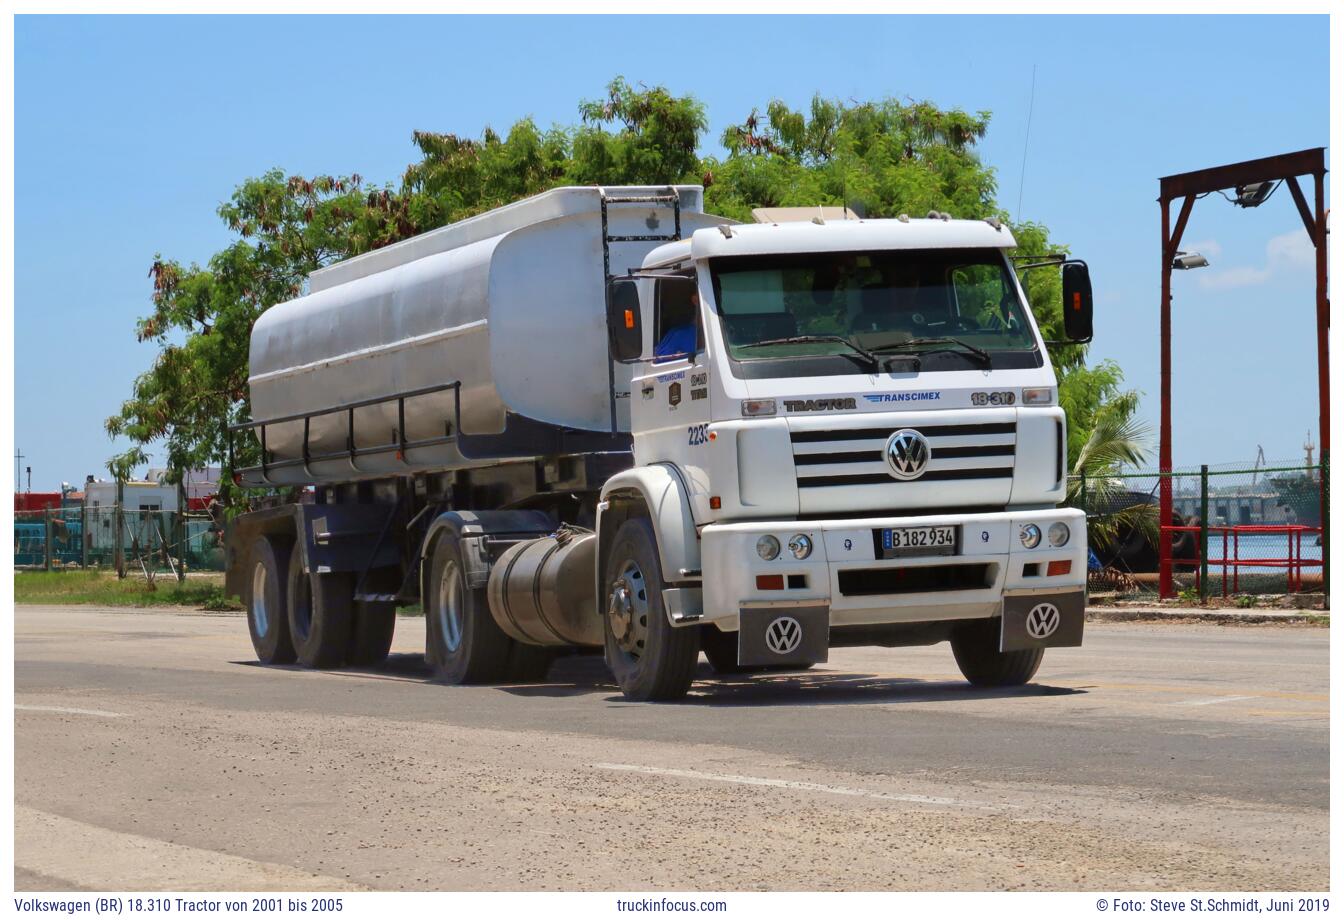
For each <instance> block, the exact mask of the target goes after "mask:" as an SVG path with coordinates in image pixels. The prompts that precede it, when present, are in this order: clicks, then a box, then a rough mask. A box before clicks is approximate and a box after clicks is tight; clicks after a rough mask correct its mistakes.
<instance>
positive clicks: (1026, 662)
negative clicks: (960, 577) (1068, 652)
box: [952, 617, 1045, 687]
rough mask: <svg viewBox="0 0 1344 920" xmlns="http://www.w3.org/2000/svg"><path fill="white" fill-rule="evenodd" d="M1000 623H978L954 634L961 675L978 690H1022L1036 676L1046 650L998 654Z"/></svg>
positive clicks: (959, 629) (953, 645) (955, 653)
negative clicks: (994, 688)
mask: <svg viewBox="0 0 1344 920" xmlns="http://www.w3.org/2000/svg"><path fill="white" fill-rule="evenodd" d="M999 628H1000V622H999V619H998V618H997V617H996V618H994V619H989V620H975V621H972V622H970V623H964V624H962V625H961V626H958V627H957V628H956V629H955V630H954V631H953V632H952V654H953V656H954V657H955V658H956V659H957V667H958V668H960V669H961V673H962V675H963V676H964V677H965V678H966V679H967V680H968V681H970V682H971V683H972V684H975V686H977V687H1019V686H1021V685H1022V684H1025V683H1026V682H1027V681H1029V680H1031V679H1032V678H1033V677H1035V676H1036V669H1037V668H1039V667H1040V666H1041V659H1042V658H1043V657H1045V649H1043V648H1028V649H1020V650H1018V651H1014V652H1001V651H999Z"/></svg>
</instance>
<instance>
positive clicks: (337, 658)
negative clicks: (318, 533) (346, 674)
mask: <svg viewBox="0 0 1344 920" xmlns="http://www.w3.org/2000/svg"><path fill="white" fill-rule="evenodd" d="M295 563H296V564H295V565H292V566H290V569H289V631H290V634H291V635H292V636H293V638H294V651H295V653H296V654H297V655H298V658H299V662H300V663H302V664H304V665H306V666H307V667H310V668H339V667H340V666H341V665H343V664H344V663H345V656H346V654H347V653H348V652H349V648H350V629H351V625H352V621H353V619H354V617H353V609H352V608H353V607H354V590H355V585H354V577H353V576H352V575H351V573H349V572H321V573H318V572H314V573H312V574H311V575H310V574H308V573H306V572H304V571H303V568H302V566H300V565H298V564H297V560H295Z"/></svg>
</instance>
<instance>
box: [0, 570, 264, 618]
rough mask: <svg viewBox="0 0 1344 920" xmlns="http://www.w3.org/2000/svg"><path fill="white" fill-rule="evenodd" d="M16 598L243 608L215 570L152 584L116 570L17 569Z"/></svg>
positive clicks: (44, 601)
mask: <svg viewBox="0 0 1344 920" xmlns="http://www.w3.org/2000/svg"><path fill="white" fill-rule="evenodd" d="M14 602H15V603H17V604H97V605H102V606H106V607H197V608H201V609H204V610H240V609H242V608H241V607H240V606H239V605H238V603H237V601H236V600H234V599H232V598H226V597H225V596H224V576H223V575H214V574H211V575H200V576H195V575H193V576H191V577H189V578H188V579H187V580H186V581H185V582H183V583H178V581H177V579H176V578H173V577H172V576H167V577H164V576H160V577H159V578H157V579H155V582H154V585H153V586H150V585H149V584H148V583H147V582H146V581H145V579H144V578H142V577H135V576H128V577H127V578H123V579H119V578H117V576H116V573H114V572H99V571H90V572H86V571H78V570H69V571H59V572H15V573H14Z"/></svg>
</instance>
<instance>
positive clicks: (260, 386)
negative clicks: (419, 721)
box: [226, 186, 732, 683]
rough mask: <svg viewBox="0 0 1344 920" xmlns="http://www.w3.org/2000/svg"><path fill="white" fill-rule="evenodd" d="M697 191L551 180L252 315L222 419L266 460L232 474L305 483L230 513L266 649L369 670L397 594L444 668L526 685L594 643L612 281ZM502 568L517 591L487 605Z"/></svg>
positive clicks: (695, 209)
mask: <svg viewBox="0 0 1344 920" xmlns="http://www.w3.org/2000/svg"><path fill="white" fill-rule="evenodd" d="M702 200H703V192H702V189H701V188H700V187H698V186H677V187H671V188H668V187H662V188H652V187H620V188H605V189H602V188H560V189H554V190H552V191H549V192H546V193H544V194H541V195H538V196H535V197H533V198H529V199H526V200H523V201H520V202H517V203H515V204H511V205H509V206H507V207H503V208H499V209H497V210H494V211H490V212H488V213H485V214H482V215H479V216H477V217H473V218H471V219H468V220H464V221H461V222H459V223H457V224H453V225H451V226H447V227H444V228H442V229H439V230H436V231H432V232H430V233H426V234H422V235H420V236H417V237H414V238H412V239H409V240H406V241H404V242H401V243H398V244H395V245H392V246H388V247H386V248H384V249H379V250H376V251H373V252H370V253H367V254H364V255H361V256H358V257H355V258H352V259H348V260H346V261H344V262H340V263H337V264H335V265H332V266H330V267H327V268H324V269H321V270H319V271H317V272H314V273H313V275H312V276H311V278H310V279H309V291H308V292H307V294H306V295H305V296H302V297H299V298H297V299H295V300H292V301H289V302H286V303H282V304H278V305H276V306H274V307H272V308H271V309H269V310H267V311H266V312H265V313H264V314H263V315H262V316H261V317H260V318H259V319H258V320H257V322H256V324H255V326H254V329H253V332H252V339H251V351H250V360H249V381H248V383H249V391H250V396H251V406H252V413H253V417H254V418H255V419H256V421H254V422H250V423H248V424H246V425H242V426H237V429H246V430H248V431H250V432H253V433H254V434H255V436H256V437H257V438H258V439H259V442H260V447H261V463H260V464H259V465H258V466H256V467H254V468H252V469H247V470H242V471H240V473H239V481H240V482H241V483H242V484H245V485H248V486H290V487H294V486H301V487H303V486H307V487H311V489H309V490H307V491H305V492H304V493H303V500H301V501H299V502H295V503H292V504H285V505H281V506H278V507H272V508H266V509H264V510H260V511H254V512H249V513H246V514H243V515H241V516H239V517H238V518H236V519H235V520H234V521H232V522H231V525H230V527H229V533H228V536H227V539H226V557H227V566H226V572H227V575H226V579H227V590H228V591H229V592H230V593H234V594H238V595H240V596H241V597H242V598H243V599H244V601H245V604H246V606H247V610H248V627H249V632H250V633H251V637H252V642H253V646H254V648H255V650H256V652H257V655H258V657H259V658H260V659H261V660H262V661H263V662H268V663H281V662H292V661H295V660H298V661H300V662H301V663H303V664H305V665H308V666H310V667H317V668H329V667H338V666H342V665H347V664H349V665H371V664H375V663H377V662H379V661H381V660H382V659H383V658H385V657H386V655H387V650H388V648H389V646H390V644H391V641H392V633H393V630H394V627H395V622H396V618H395V610H396V607H397V606H398V605H399V604H410V603H415V602H417V601H421V602H423V601H424V599H425V598H427V596H428V592H431V591H432V592H437V594H436V595H435V597H436V599H438V600H439V601H440V602H441V603H440V607H439V609H440V612H441V614H442V615H440V616H437V617H435V616H431V617H430V618H429V624H428V625H429V632H430V638H429V641H428V643H427V648H426V654H427V657H428V660H429V662H430V663H431V665H432V666H433V667H434V671H435V675H436V677H437V678H438V679H439V680H442V681H444V682H448V683H460V682H464V681H497V680H504V679H525V678H528V677H531V676H535V675H537V674H539V673H541V672H542V671H543V670H544V669H545V667H546V666H547V664H548V663H549V661H550V659H551V657H552V655H553V651H554V650H555V649H557V648H576V647H577V648H583V647H587V648H597V647H600V646H601V644H602V634H601V628H600V626H601V623H600V620H598V619H597V617H595V616H593V615H592V614H591V612H590V608H591V606H592V604H593V600H592V598H593V594H594V587H593V569H592V566H593V557H594V546H593V545H592V541H593V533H592V531H593V528H594V527H595V523H596V506H597V503H598V501H599V497H600V496H599V493H600V489H601V486H602V485H603V483H605V482H606V481H607V480H608V479H609V478H610V477H611V476H612V475H613V474H615V473H617V472H619V471H621V470H624V469H628V468H629V467H630V466H631V465H632V462H633V460H632V454H631V438H630V434H629V430H630V422H629V418H630V409H629V399H630V366H629V365H627V364H620V363H617V362H614V361H612V360H611V358H610V356H609V353H608V352H609V349H608V332H607V305H606V285H607V279H608V275H609V274H610V273H612V272H618V273H625V272H627V271H628V270H630V269H631V268H635V267H638V266H639V265H640V264H641V263H642V262H643V260H644V257H645V255H646V254H647V253H648V252H649V251H650V250H652V249H653V248H654V247H655V246H657V245H659V244H661V243H665V242H667V241H670V240H676V239H679V238H681V237H682V235H683V234H684V233H687V232H692V231H694V230H696V229H698V228H702V227H711V226H723V225H728V224H731V223H732V221H729V220H727V219H725V218H719V217H712V216H710V215H707V214H704V213H703V212H702ZM562 527H564V528H565V529H564V530H563V531H562V530H561V528H562ZM515 546H518V547H519V548H520V552H518V553H516V554H511V553H510V549H511V548H513V547H515ZM529 548H530V549H531V550H532V552H521V550H523V549H529ZM436 553H437V556H436ZM448 556H451V557H452V563H451V566H452V571H451V573H449V575H448V577H444V576H443V573H442V572H441V571H437V570H436V569H435V564H434V563H435V560H436V559H438V560H439V563H438V568H439V569H442V568H443V567H444V565H446V564H447V563H444V562H443V559H444V558H445V557H448ZM501 561H502V562H503V563H504V564H503V565H502V566H498V567H497V566H496V563H497V562H501ZM496 570H497V571H499V572H501V573H508V575H509V576H511V579H512V584H510V585H509V586H508V587H505V586H504V585H502V584H501V585H495V586H493V589H492V590H493V591H494V594H493V595H491V594H490V593H488V592H487V587H488V580H489V574H490V573H491V572H492V571H496ZM524 573H526V574H524ZM579 573H581V575H580V574H579ZM498 580H500V581H505V580H508V578H507V576H505V575H501V576H500V578H499V579H498ZM520 586H522V587H520ZM491 596H497V597H498V598H499V605H498V607H492V606H491V604H490V600H489V598H490V597H491ZM445 603H446V604H448V605H449V606H450V607H451V611H452V612H451V614H450V613H448V612H444V604H445ZM425 606H426V608H427V609H428V608H429V607H430V606H431V605H430V604H428V603H426V604H425ZM579 609H582V610H583V611H584V614H585V615H584V616H582V617H576V616H572V615H571V613H572V612H573V611H575V610H579ZM492 611H493V615H492ZM536 637H541V638H544V640H545V641H544V642H543V643H542V644H540V645H538V644H536V643H535V642H533V641H531V640H533V639H534V638H536Z"/></svg>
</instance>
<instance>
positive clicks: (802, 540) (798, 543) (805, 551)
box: [789, 533, 812, 559]
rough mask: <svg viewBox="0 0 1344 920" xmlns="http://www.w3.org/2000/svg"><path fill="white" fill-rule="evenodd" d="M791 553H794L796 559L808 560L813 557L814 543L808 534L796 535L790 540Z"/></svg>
mask: <svg viewBox="0 0 1344 920" xmlns="http://www.w3.org/2000/svg"><path fill="white" fill-rule="evenodd" d="M789 552H791V553H793V558H795V559H806V558H807V557H808V556H810V555H812V541H811V540H810V539H809V538H808V536H807V534H802V533H796V534H794V535H793V538H792V539H791V540H789Z"/></svg>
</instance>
